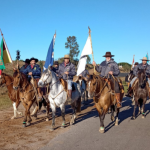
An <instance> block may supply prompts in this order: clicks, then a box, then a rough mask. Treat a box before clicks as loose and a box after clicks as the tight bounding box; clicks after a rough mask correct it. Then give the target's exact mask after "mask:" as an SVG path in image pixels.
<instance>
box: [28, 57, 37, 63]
mask: <svg viewBox="0 0 150 150" xmlns="http://www.w3.org/2000/svg"><path fill="white" fill-rule="evenodd" d="M32 60H35V62H36V63H37V62H38V61H39V60H38V59H36V58H34V57H32V58H30V61H32Z"/></svg>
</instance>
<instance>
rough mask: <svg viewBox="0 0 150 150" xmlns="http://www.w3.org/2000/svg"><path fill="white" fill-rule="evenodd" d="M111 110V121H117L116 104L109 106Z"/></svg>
mask: <svg viewBox="0 0 150 150" xmlns="http://www.w3.org/2000/svg"><path fill="white" fill-rule="evenodd" d="M110 108H111V110H110ZM109 110H110V111H111V121H115V117H114V111H115V106H114V105H111V107H109Z"/></svg>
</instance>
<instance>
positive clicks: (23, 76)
mask: <svg viewBox="0 0 150 150" xmlns="http://www.w3.org/2000/svg"><path fill="white" fill-rule="evenodd" d="M18 73H20V74H21V77H22V78H23V80H24V81H25V82H28V83H29V81H28V80H27V76H26V75H25V74H24V73H22V72H18V71H17V70H16V71H15V72H14V74H13V77H14V78H15V77H16V76H17V75H18Z"/></svg>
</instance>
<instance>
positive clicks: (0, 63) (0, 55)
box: [0, 39, 5, 70]
mask: <svg viewBox="0 0 150 150" xmlns="http://www.w3.org/2000/svg"><path fill="white" fill-rule="evenodd" d="M4 49H5V47H4V42H3V39H2V41H1V45H0V70H2V69H5V65H4V59H3V52H4Z"/></svg>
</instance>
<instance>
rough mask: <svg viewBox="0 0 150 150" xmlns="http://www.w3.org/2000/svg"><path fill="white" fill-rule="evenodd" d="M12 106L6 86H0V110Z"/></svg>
mask: <svg viewBox="0 0 150 150" xmlns="http://www.w3.org/2000/svg"><path fill="white" fill-rule="evenodd" d="M10 106H12V102H11V100H10V99H9V96H8V92H7V88H6V86H4V87H0V110H3V109H5V108H8V107H10Z"/></svg>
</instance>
